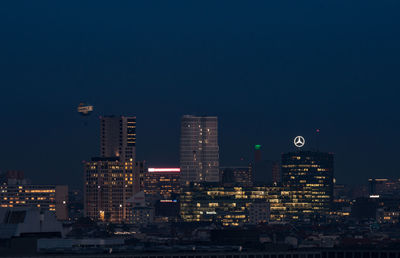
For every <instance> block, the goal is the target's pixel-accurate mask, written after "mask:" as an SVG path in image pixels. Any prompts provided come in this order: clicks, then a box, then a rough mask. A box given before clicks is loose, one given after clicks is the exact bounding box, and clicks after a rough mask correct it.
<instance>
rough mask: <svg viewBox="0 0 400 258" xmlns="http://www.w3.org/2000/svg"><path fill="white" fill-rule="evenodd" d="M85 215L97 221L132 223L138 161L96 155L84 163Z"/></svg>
mask: <svg viewBox="0 0 400 258" xmlns="http://www.w3.org/2000/svg"><path fill="white" fill-rule="evenodd" d="M84 170H85V186H84V206H85V216H87V217H90V218H92V219H93V220H99V221H106V222H113V223H120V222H129V221H130V218H131V215H132V214H131V213H132V212H131V204H130V203H129V202H128V199H129V198H131V197H132V196H133V195H134V194H135V187H134V162H132V161H124V162H122V161H120V160H119V158H118V157H114V158H112V157H110V158H92V161H89V162H86V163H85V164H84Z"/></svg>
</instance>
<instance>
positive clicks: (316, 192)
mask: <svg viewBox="0 0 400 258" xmlns="http://www.w3.org/2000/svg"><path fill="white" fill-rule="evenodd" d="M282 177H283V184H284V186H286V187H288V188H289V189H298V188H300V189H303V190H304V191H306V192H309V193H311V194H309V195H305V196H304V198H305V199H302V200H301V202H303V203H310V204H311V206H312V209H311V211H312V213H314V214H319V215H321V214H325V213H326V212H328V211H329V210H330V209H331V206H332V201H333V154H331V153H325V152H319V151H298V152H289V153H284V154H282Z"/></svg>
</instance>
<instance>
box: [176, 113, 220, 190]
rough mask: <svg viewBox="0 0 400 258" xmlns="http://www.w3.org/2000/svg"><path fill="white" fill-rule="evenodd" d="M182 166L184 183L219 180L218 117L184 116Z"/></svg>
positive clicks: (181, 145)
mask: <svg viewBox="0 0 400 258" xmlns="http://www.w3.org/2000/svg"><path fill="white" fill-rule="evenodd" d="M180 166H181V181H182V183H188V182H218V181H219V147H218V118H217V117H215V116H201V117H198V116H190V115H186V116H183V118H182V123H181V139H180Z"/></svg>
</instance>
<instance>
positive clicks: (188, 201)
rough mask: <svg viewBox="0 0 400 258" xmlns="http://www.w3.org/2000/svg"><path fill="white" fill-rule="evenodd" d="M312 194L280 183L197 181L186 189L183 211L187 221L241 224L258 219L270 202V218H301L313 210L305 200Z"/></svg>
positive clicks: (182, 195)
mask: <svg viewBox="0 0 400 258" xmlns="http://www.w3.org/2000/svg"><path fill="white" fill-rule="evenodd" d="M309 194H310V193H308V192H304V191H303V190H296V189H291V190H290V191H289V190H288V188H286V187H279V186H253V187H241V186H220V185H218V184H196V183H195V184H191V185H190V186H189V187H185V188H183V189H182V194H181V198H180V199H181V200H180V201H181V209H180V213H181V218H182V219H183V220H184V221H187V222H215V223H220V224H222V225H223V226H241V225H244V224H250V223H255V221H257V220H258V219H259V218H260V217H262V216H263V215H262V214H261V211H262V210H263V209H267V208H266V206H268V209H269V211H268V215H267V216H268V217H267V219H268V220H269V221H290V220H300V219H302V218H303V217H304V216H306V215H307V214H309V213H310V212H311V204H310V203H303V202H302V200H304V199H305V196H306V195H309ZM257 213H258V215H257ZM264 215H265V214H264ZM263 218H264V219H265V216H264V217H263ZM264 219H262V220H260V221H259V222H260V223H261V222H263V221H264Z"/></svg>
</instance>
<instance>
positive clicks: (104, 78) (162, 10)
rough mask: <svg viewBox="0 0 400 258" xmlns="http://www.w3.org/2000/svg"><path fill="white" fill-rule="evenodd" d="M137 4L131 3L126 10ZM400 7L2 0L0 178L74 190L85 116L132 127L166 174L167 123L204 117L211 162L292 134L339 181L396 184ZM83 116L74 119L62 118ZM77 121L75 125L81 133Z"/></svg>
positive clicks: (89, 151) (91, 123)
mask: <svg viewBox="0 0 400 258" xmlns="http://www.w3.org/2000/svg"><path fill="white" fill-rule="evenodd" d="M139 2H140V3H139ZM399 13H400V1H398V0H391V1H385V0H382V1H376V0H374V1H369V0H368V1H361V0H360V1H352V0H333V1H329V0H321V1H316V0H307V1H289V0H279V1H269V0H266V1H240V2H239V1H12V0H10V1H2V2H1V4H0V25H1V26H0V87H1V93H0V114H1V124H0V132H1V134H0V170H1V171H6V170H9V169H16V170H23V171H25V174H26V175H27V177H29V178H31V179H32V181H33V182H34V183H39V184H45V183H47V184H70V185H71V186H73V187H80V186H82V178H83V169H82V163H81V162H82V160H85V159H90V158H91V157H92V156H97V155H98V152H99V143H98V142H99V140H98V138H99V122H98V116H99V115H102V114H105V115H110V114H115V115H120V114H125V115H136V116H137V126H138V128H137V138H138V140H137V153H138V159H139V160H147V161H148V162H149V163H150V165H152V166H178V164H179V163H178V162H179V129H180V118H181V116H182V115H184V114H195V115H217V116H218V117H219V136H220V139H219V143H220V157H221V159H220V160H221V165H234V164H239V161H240V159H241V158H244V159H252V157H253V153H252V146H253V145H254V144H262V145H263V158H265V159H279V157H280V154H281V153H282V152H286V151H291V150H293V144H292V140H293V138H294V137H295V136H296V135H304V136H305V138H306V141H307V148H313V147H315V138H314V132H315V129H316V128H319V129H320V130H321V133H320V139H319V141H320V149H321V150H323V151H329V152H334V153H335V167H336V171H335V174H336V177H337V179H338V181H339V182H341V183H365V180H366V179H367V178H369V177H400V174H399V150H400V116H399V108H400V102H399V93H400V90H399V86H400V77H399V75H400V69H399V68H400V15H399ZM81 101H86V102H89V103H90V104H93V105H94V106H95V112H94V113H93V114H92V116H91V117H89V118H88V119H87V121H85V119H83V118H82V117H81V116H80V115H79V114H78V113H77V112H76V107H77V105H78V104H79V102H81ZM85 123H86V125H85Z"/></svg>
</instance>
